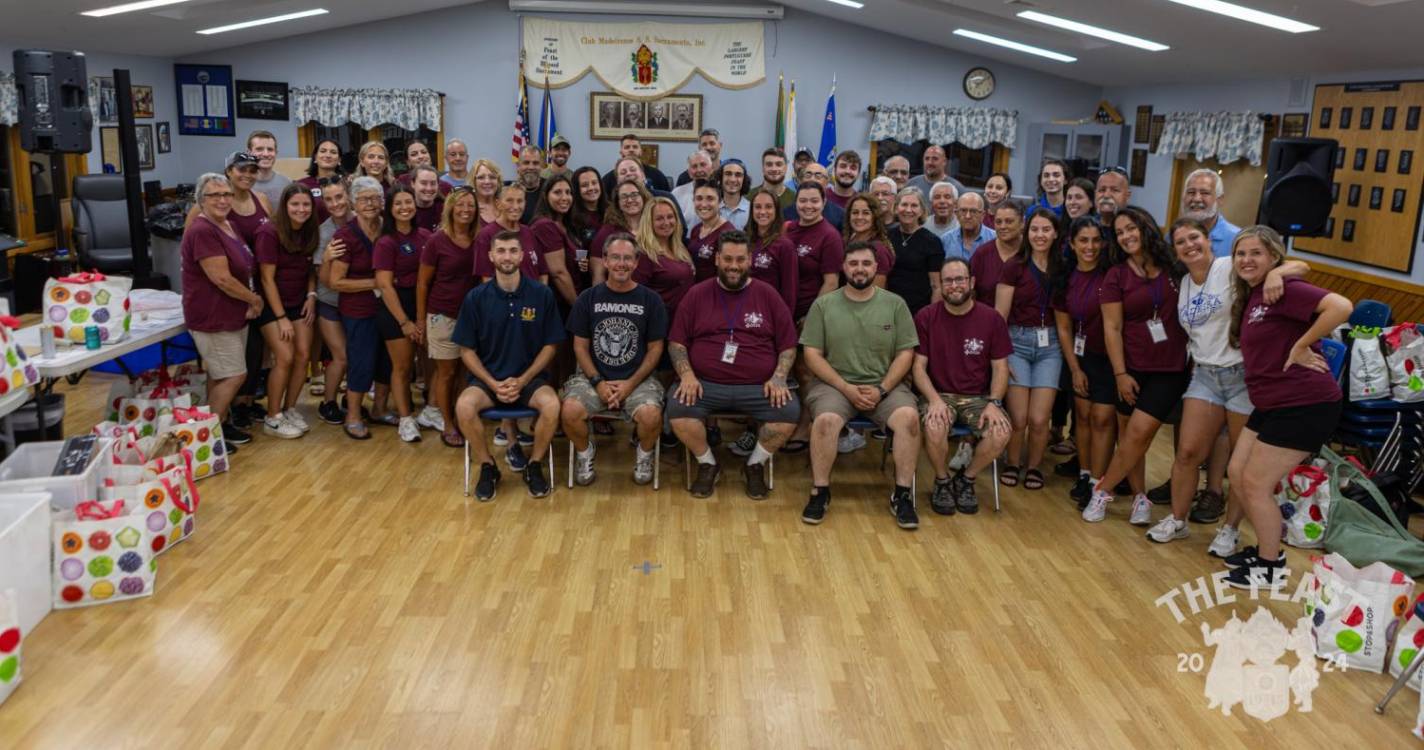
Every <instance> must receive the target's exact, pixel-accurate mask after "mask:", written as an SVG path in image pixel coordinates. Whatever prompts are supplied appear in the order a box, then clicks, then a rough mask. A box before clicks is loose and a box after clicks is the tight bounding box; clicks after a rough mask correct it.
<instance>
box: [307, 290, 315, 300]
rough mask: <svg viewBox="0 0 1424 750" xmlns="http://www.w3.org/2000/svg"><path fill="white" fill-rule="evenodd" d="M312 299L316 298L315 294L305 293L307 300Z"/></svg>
mask: <svg viewBox="0 0 1424 750" xmlns="http://www.w3.org/2000/svg"><path fill="white" fill-rule="evenodd" d="M314 297H316V292H307V299H312V298H314Z"/></svg>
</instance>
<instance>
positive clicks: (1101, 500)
mask: <svg viewBox="0 0 1424 750" xmlns="http://www.w3.org/2000/svg"><path fill="white" fill-rule="evenodd" d="M1110 502H1112V495H1110V494H1108V493H1106V492H1103V491H1102V490H1093V496H1092V497H1091V498H1089V500H1088V507H1086V508H1084V509H1083V520H1084V521H1087V522H1088V523H1097V522H1099V521H1101V520H1103V518H1104V517H1106V516H1107V514H1108V503H1110Z"/></svg>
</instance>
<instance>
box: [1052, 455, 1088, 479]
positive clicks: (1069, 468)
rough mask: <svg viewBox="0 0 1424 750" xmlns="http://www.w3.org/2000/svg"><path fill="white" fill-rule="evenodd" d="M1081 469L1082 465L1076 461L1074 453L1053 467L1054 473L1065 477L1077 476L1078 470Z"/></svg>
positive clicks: (1076, 457)
mask: <svg viewBox="0 0 1424 750" xmlns="http://www.w3.org/2000/svg"><path fill="white" fill-rule="evenodd" d="M1082 470H1083V469H1082V466H1081V465H1080V464H1079V463H1078V456H1077V455H1076V454H1075V455H1074V456H1073V457H1072V458H1070V459H1068V460H1067V461H1060V462H1059V463H1058V465H1057V466H1054V467H1053V473H1054V474H1057V475H1058V476H1060V477H1064V478H1067V479H1072V478H1073V477H1076V476H1078V472H1080V471H1082Z"/></svg>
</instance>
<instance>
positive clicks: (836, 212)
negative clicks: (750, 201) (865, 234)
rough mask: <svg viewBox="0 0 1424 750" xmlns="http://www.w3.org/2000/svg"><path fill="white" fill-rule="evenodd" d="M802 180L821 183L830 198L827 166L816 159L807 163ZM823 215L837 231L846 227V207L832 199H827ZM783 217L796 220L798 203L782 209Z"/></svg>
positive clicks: (802, 170) (822, 210)
mask: <svg viewBox="0 0 1424 750" xmlns="http://www.w3.org/2000/svg"><path fill="white" fill-rule="evenodd" d="M801 182H803V183H806V182H814V183H816V184H817V185H820V186H821V187H822V188H823V189H824V190H825V192H826V195H827V197H828V198H829V196H830V194H831V175H830V173H829V172H827V171H826V168H825V167H823V166H821V165H820V164H818V163H816V162H814V161H813V162H811V163H810V164H807V165H806V166H805V167H803V168H802V169H801ZM821 215H822V216H824V217H825V218H826V221H828V222H830V224H831V226H833V227H835V228H836V231H837V232H839V231H841V229H842V228H843V227H845V208H844V207H842V206H837V205H836V204H834V203H832V202H830V200H827V201H826V205H825V207H824V208H822V209H821ZM781 218H783V219H786V220H787V221H796V220H797V219H798V218H799V214H797V213H796V205H795V203H794V202H793V203H792V205H791V206H789V207H787V208H786V209H784V210H782V212H781Z"/></svg>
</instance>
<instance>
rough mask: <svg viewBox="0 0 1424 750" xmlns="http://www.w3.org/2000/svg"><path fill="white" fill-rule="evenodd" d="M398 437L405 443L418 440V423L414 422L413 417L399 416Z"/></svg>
mask: <svg viewBox="0 0 1424 750" xmlns="http://www.w3.org/2000/svg"><path fill="white" fill-rule="evenodd" d="M399 432H400V439H401V440H404V441H405V442H407V443H418V442H420V425H417V424H416V423H415V417H401V418H400V428H399Z"/></svg>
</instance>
